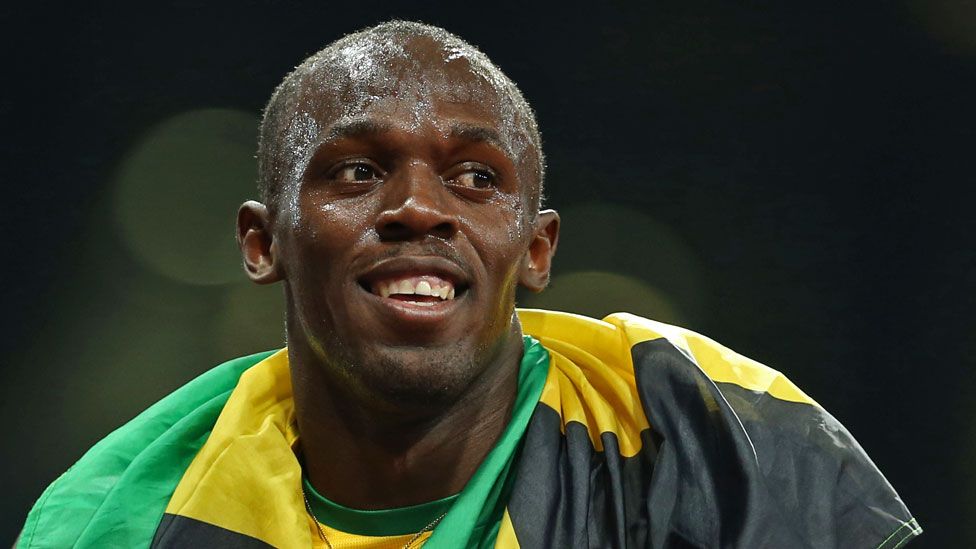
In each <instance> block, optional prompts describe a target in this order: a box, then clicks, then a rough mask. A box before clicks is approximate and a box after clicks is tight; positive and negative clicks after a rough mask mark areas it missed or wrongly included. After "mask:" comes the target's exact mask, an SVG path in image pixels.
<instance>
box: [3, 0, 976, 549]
mask: <svg viewBox="0 0 976 549" xmlns="http://www.w3.org/2000/svg"><path fill="white" fill-rule="evenodd" d="M76 4H78V5H75V6H62V7H58V8H54V7H52V6H50V5H47V6H41V5H31V7H26V6H22V7H20V8H3V12H2V18H3V28H2V29H0V30H2V35H3V38H2V40H3V45H4V51H5V55H4V62H3V69H2V70H3V73H4V78H3V81H4V82H5V84H4V90H5V91H4V98H3V102H2V105H0V112H2V115H3V121H4V124H3V127H4V130H5V132H4V133H5V135H4V138H3V147H2V150H3V156H2V159H3V177H2V180H3V198H4V199H5V200H4V202H3V208H2V216H0V218H2V219H3V226H2V227H3V237H4V238H3V239H2V241H3V246H4V248H3V249H4V250H5V253H4V258H5V260H6V261H5V264H4V266H3V269H2V271H0V272H2V273H3V275H2V276H3V294H2V296H0V299H2V303H3V305H4V307H5V314H4V315H3V324H4V329H3V330H2V332H0V337H2V345H0V349H2V351H0V353H2V364H3V369H2V371H0V399H2V401H0V412H2V418H3V425H4V427H5V431H6V432H5V435H6V436H5V437H4V442H3V453H2V460H3V461H2V465H3V467H2V473H0V475H2V476H0V480H2V487H3V493H4V497H3V498H0V516H2V517H3V518H2V519H0V540H6V539H10V540H12V539H13V538H14V536H15V535H16V533H17V532H18V530H19V528H20V525H21V524H22V521H23V517H24V516H25V514H26V512H27V511H28V509H29V507H30V505H31V504H32V502H33V501H34V499H35V498H36V497H37V496H38V495H39V494H40V492H41V491H42V490H43V488H44V486H45V485H47V484H48V483H49V482H50V481H52V480H53V479H54V478H55V477H56V476H57V475H58V474H60V473H61V472H62V471H63V470H64V469H65V468H67V467H68V466H69V465H70V464H71V463H73V462H74V461H75V460H76V459H77V458H78V457H80V456H81V454H82V453H83V452H84V451H85V449H87V448H88V447H89V446H90V445H91V444H93V443H94V442H95V441H97V440H98V439H100V438H101V437H103V436H104V435H105V434H107V433H108V432H109V431H110V430H112V429H113V428H115V427H116V426H118V425H119V424H121V423H123V422H124V421H126V420H127V419H128V418H130V417H132V416H133V415H135V414H136V413H138V412H139V411H141V410H142V409H144V408H145V407H146V406H147V405H148V404H150V403H151V402H153V401H155V400H156V399H158V398H160V397H162V396H163V395H165V394H167V393H168V392H170V391H172V390H173V389H174V388H176V387H178V386H179V385H181V384H183V383H185V382H186V381H187V380H188V379H190V378H192V377H193V376H195V375H197V374H199V373H200V372H202V371H203V370H205V369H206V368H208V367H210V366H212V365H213V364H216V363H218V362H220V361H222V360H224V359H227V358H230V357H232V356H235V355H241V354H246V353H249V352H252V351H256V350H260V349H262V348H268V347H272V346H275V345H280V344H281V339H282V323H281V320H280V316H279V315H280V312H281V305H280V303H279V301H280V296H279V295H278V292H280V289H275V288H272V289H267V288H264V289H257V288H251V287H250V286H249V285H248V284H247V283H245V282H244V281H243V276H240V275H238V274H237V265H236V263H235V260H234V254H235V251H234V245H233V242H232V235H233V218H234V213H235V211H236V206H237V205H238V204H239V203H240V201H241V200H242V199H244V198H248V197H252V196H254V194H255V193H254V191H253V190H252V189H253V183H254V173H253V170H254V159H253V154H254V148H255V146H254V143H255V141H254V140H255V136H256V123H257V116H258V114H259V113H260V110H261V108H262V106H263V104H264V102H265V101H266V100H267V98H268V97H269V96H270V93H271V91H272V89H273V88H274V86H275V85H276V84H277V82H279V81H280V79H281V78H282V77H283V76H284V74H285V73H286V72H287V71H288V70H290V69H291V68H292V67H293V66H294V65H296V64H298V63H299V62H300V61H301V60H302V59H303V58H304V57H305V56H306V55H308V54H311V53H313V52H314V51H315V50H317V49H318V48H320V47H321V46H323V45H325V44H326V43H328V42H330V41H332V40H333V39H335V38H338V37H339V36H340V35H341V34H343V33H345V32H349V31H352V30H355V29H357V28H360V27H362V26H365V25H368V24H372V23H376V22H379V21H382V20H385V19H388V18H391V17H400V18H407V19H417V20H422V21H425V22H429V23H434V24H438V25H442V26H444V27H446V28H447V29H449V30H451V31H453V32H456V33H458V34H459V35H461V36H462V37H464V38H466V39H467V40H469V41H471V42H472V43H474V44H476V45H478V46H479V47H481V48H482V49H483V50H484V51H485V52H486V53H487V54H488V55H489V56H490V57H491V58H492V59H493V60H495V61H496V62H497V63H498V64H499V65H500V66H501V67H502V68H503V69H504V70H505V71H506V72H507V73H508V74H509V76H511V77H512V78H513V80H515V81H516V82H518V83H519V85H520V86H521V88H522V90H523V92H524V93H525V95H526V96H527V98H528V99H529V101H530V102H531V103H532V104H533V106H534V107H535V109H536V110H537V113H538V116H539V120H540V125H541V128H542V131H543V139H544V143H545V146H544V147H545V151H546V153H547V155H548V160H549V176H548V179H547V191H546V194H547V196H548V203H549V204H550V205H551V206H553V207H556V208H558V209H560V210H561V211H562V212H563V213H564V216H563V217H564V233H563V240H562V244H561V247H560V253H559V255H558V257H557V267H556V272H555V274H556V276H555V278H554V281H553V287H552V289H551V290H550V292H549V295H548V296H546V294H543V296H542V297H539V298H531V297H528V296H523V304H528V305H538V306H548V307H554V308H565V309H569V310H574V311H578V312H586V313H589V314H604V313H608V312H612V310H616V309H625V310H630V311H634V312H639V313H642V314H645V315H649V316H655V317H658V318H660V319H662V320H666V321H673V322H678V323H681V324H684V325H686V326H688V327H690V328H692V329H695V330H696V331H700V332H703V333H705V334H707V335H709V336H711V337H713V338H714V339H717V340H718V341H720V342H723V343H724V344H726V345H728V346H730V347H732V348H734V349H736V350H738V351H739V352H741V353H743V354H746V355H748V356H751V357H753V358H755V359H757V360H760V361H761V362H764V363H766V364H769V365H771V366H773V367H775V368H778V369H780V370H783V371H784V372H786V373H787V374H788V375H789V376H790V377H791V378H792V379H793V380H794V381H795V382H796V383H797V384H798V385H800V386H801V387H803V388H804V389H805V390H806V392H807V393H809V394H810V395H811V396H813V397H814V398H815V399H817V400H818V401H819V402H820V403H821V404H822V405H823V406H824V407H825V408H827V409H828V410H830V411H832V412H833V413H834V415H836V416H837V417H838V418H839V419H840V420H841V421H842V422H844V424H845V425H847V427H848V428H849V429H850V430H851V431H852V432H853V433H854V435H855V436H856V437H857V438H858V440H859V441H860V442H861V444H862V445H863V446H864V448H865V449H866V450H867V451H868V452H869V453H870V455H871V456H872V457H873V459H874V460H875V462H876V463H877V465H878V466H879V467H880V468H881V470H882V471H884V472H885V474H886V475H887V477H888V479H889V480H890V481H891V482H892V484H893V485H894V486H895V487H896V488H897V489H898V491H899V493H900V494H901V496H902V498H903V499H904V500H905V501H906V503H907V504H908V506H909V507H910V509H912V510H913V512H914V513H915V514H916V516H917V517H918V519H919V521H920V522H921V524H922V526H923V527H924V528H925V529H926V534H925V535H924V536H923V537H922V538H921V539H920V540H919V541H918V542H915V543H917V545H918V546H919V547H951V546H962V545H974V544H976V534H974V533H973V530H974V529H973V527H972V517H973V516H974V514H976V497H974V495H973V494H974V493H976V480H974V475H973V474H972V473H971V471H972V464H973V463H974V462H976V427H974V425H976V424H974V422H973V420H972V419H971V417H972V416H973V414H974V413H976V402H973V401H972V399H971V398H970V396H969V395H970V391H971V388H972V386H973V383H974V381H976V375H974V373H973V371H972V370H973V366H974V359H973V353H974V351H976V345H974V343H973V339H972V333H973V330H974V328H976V315H974V313H973V305H974V289H976V284H974V282H976V280H974V279H976V265H974V263H976V261H974V252H973V249H972V245H973V230H974V228H976V227H974V225H976V224H974V221H973V211H974V208H973V199H974V198H976V192H974V191H973V183H974V182H976V178H974V176H973V173H974V160H973V158H974V156H973V148H974V143H976V131H974V123H976V112H974V111H976V109H974V106H973V100H974V97H976V6H974V5H973V3H971V2H969V3H962V2H959V3H953V2H949V1H946V0H937V1H921V0H919V1H917V2H888V3H878V4H881V5H880V6H879V5H875V3H869V2H861V3H842V5H838V6H835V7H831V6H826V5H823V4H822V3H814V2H810V3H804V4H801V3H795V2H792V3H791V2H771V1H770V2H736V3H720V2H687V1H677V0H675V1H668V2H657V1H651V2H640V3H637V2H634V3H632V4H624V3H619V2H611V3H607V4H604V5H601V6H599V7H595V6H588V7H582V6H578V7H577V6H571V5H563V6H562V7H560V8H554V7H547V8H542V7H535V6H533V5H531V4H530V3H529V2H520V3H517V4H513V5H500V4H499V5H492V4H479V5H475V4H469V3H456V2H454V3H424V4H423V6H424V7H418V8H412V9H405V8H394V7H391V5H394V4H392V3H376V2H355V3H353V5H351V6H339V5H334V4H332V3H325V2H314V3H312V2H309V3H303V4H296V3H285V2H272V1H266V2H227V1H224V2H211V3H206V4H204V3H190V2H180V3H172V4H169V5H166V6H158V5H155V6H154V7H151V8H145V7H141V6H139V7H136V6H129V7H120V5H118V4H116V5H112V6H110V5H109V4H107V3H106V4H101V3H85V4H84V5H82V3H76ZM733 4H735V5H733ZM0 542H2V541H0ZM913 546H914V544H913Z"/></svg>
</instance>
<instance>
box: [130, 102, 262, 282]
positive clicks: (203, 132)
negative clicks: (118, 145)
mask: <svg viewBox="0 0 976 549" xmlns="http://www.w3.org/2000/svg"><path fill="white" fill-rule="evenodd" d="M257 128H258V120H257V117H256V116H255V115H253V114H251V113H246V112H241V111H236V110H230V109H202V110H195V111H190V112H185V113H182V114H179V115H177V116H174V117H172V118H170V119H168V120H165V121H163V122H162V123H160V124H158V125H156V126H155V127H153V128H152V129H150V130H149V131H148V132H147V133H146V134H145V135H144V136H143V137H142V139H140V140H139V142H138V143H137V144H136V145H135V146H134V147H133V149H132V150H131V151H129V153H128V154H127V155H126V157H125V159H124V160H123V161H122V163H121V166H120V168H119V171H118V175H117V177H116V181H115V184H116V187H115V196H114V210H115V217H116V221H117V224H118V228H119V232H120V238H121V239H122V241H123V242H124V243H125V245H126V247H127V248H128V250H129V251H130V252H131V253H132V254H133V255H134V256H135V257H136V258H137V259H138V260H139V261H141V262H143V263H144V264H145V265H146V266H147V267H149V268H150V269H153V270H155V271H157V272H159V273H161V274H163V275H165V276H168V277H170V278H173V279H175V280H179V281H181V282H184V283H189V284H204V285H208V284H223V283H227V282H231V281H235V280H239V279H240V266H239V265H240V255H239V253H238V250H237V248H236V246H235V244H234V238H233V235H234V219H235V215H236V212H237V208H238V206H239V205H240V204H241V202H242V201H244V200H245V199H247V198H248V197H252V196H254V194H255V191H254V188H255V180H256V161H255V159H254V151H255V143H256V142H257Z"/></svg>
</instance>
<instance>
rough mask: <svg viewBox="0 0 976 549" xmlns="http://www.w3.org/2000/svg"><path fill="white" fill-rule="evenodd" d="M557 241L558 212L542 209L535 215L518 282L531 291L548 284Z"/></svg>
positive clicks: (542, 288)
mask: <svg viewBox="0 0 976 549" xmlns="http://www.w3.org/2000/svg"><path fill="white" fill-rule="evenodd" d="M558 242H559V214H558V213H556V210H543V211H541V212H539V215H538V216H537V217H536V222H535V230H534V232H533V235H532V242H530V243H529V249H528V251H526V252H525V259H524V260H523V261H522V267H521V269H520V271H519V284H521V285H522V286H524V287H525V288H527V289H529V290H531V291H533V292H536V293H538V292H541V291H542V290H544V289H546V286H548V285H549V271H550V269H551V268H552V256H553V255H555V254H556V244H557V243H558Z"/></svg>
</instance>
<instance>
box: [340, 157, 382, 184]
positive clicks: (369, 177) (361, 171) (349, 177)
mask: <svg viewBox="0 0 976 549" xmlns="http://www.w3.org/2000/svg"><path fill="white" fill-rule="evenodd" d="M332 179H334V180H335V181H338V182H340V183H354V182H356V181H375V180H377V179H380V174H379V171H378V170H377V169H376V168H374V167H372V166H370V165H369V164H365V163H362V162H357V163H355V164H346V165H345V166H342V167H340V168H339V169H338V170H336V171H335V172H334V173H333V174H332Z"/></svg>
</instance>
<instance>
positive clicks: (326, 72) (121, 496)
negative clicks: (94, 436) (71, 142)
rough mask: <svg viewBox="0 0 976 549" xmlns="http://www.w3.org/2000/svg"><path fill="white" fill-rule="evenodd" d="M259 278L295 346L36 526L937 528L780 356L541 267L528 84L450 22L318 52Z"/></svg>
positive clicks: (184, 542)
mask: <svg viewBox="0 0 976 549" xmlns="http://www.w3.org/2000/svg"><path fill="white" fill-rule="evenodd" d="M259 169H260V186H261V202H257V201H249V202H247V203H245V204H244V205H243V206H242V207H241V209H240V212H239V215H238V242H239V244H240V248H241V251H242V255H243V259H244V267H245V271H246V272H247V275H248V276H249V277H250V278H251V280H253V281H254V282H257V283H259V284H269V283H277V282H281V283H283V286H284V290H285V299H286V304H287V321H286V326H287V337H288V346H287V348H285V349H282V350H280V351H276V352H269V353H261V354H258V355H254V356H250V357H244V358H240V359H236V360H233V361H230V362H228V363H225V364H223V365H221V366H218V367H217V368H214V369H213V370H211V371H210V372H208V373H206V374H204V375H203V376H201V377H200V378H198V379H197V380H194V381H193V382H191V383H190V384H188V385H187V386H186V387H184V388H182V389H180V390H179V391H177V392H176V393H174V394H173V395H171V396H169V397H167V398H166V399H164V400H162V401H161V402H159V403H157V404H156V405H154V406H153V407H151V408H150V409H149V410H147V411H146V412H144V413H143V414H142V415H140V416H139V417H137V418H136V419H134V420H133V421H132V422H130V423H129V424H127V425H125V426H123V427H122V428H120V429H119V430H117V431H116V432H114V433H112V434H111V435H109V436H108V437H107V438H106V439H104V440H103V441H102V442H100V443H99V444H98V445H96V446H95V447H94V448H93V449H92V450H91V451H89V452H88V453H87V454H86V455H85V456H84V457H83V458H82V459H81V460H80V461H79V462H78V463H77V464H76V465H75V466H74V467H73V468H72V469H71V470H69V471H68V472H67V473H66V474H65V475H63V476H62V477H61V478H59V479H58V480H57V481H55V482H54V483H53V484H52V485H51V486H50V487H49V488H48V489H47V490H46V491H45V493H44V494H43V495H42V496H41V498H40V499H39V501H38V503H37V504H36V505H35V507H34V509H33V510H32V511H31V513H30V515H29V516H28V520H27V524H26V526H25V529H24V532H23V534H22V536H21V539H20V541H19V544H20V546H21V547H67V546H78V547H145V546H152V547H268V546H273V547H289V548H290V547H309V546H315V547H330V548H336V549H338V548H340V547H356V548H387V547H397V548H400V547H419V546H421V545H423V546H425V547H428V548H434V547H446V548H461V547H500V548H514V547H560V548H561V547H578V546H579V547H662V548H663V547H675V548H677V547H682V548H683V547H749V548H752V547H885V548H894V547H898V546H900V545H902V544H903V543H905V542H906V541H907V540H909V539H910V538H912V537H914V536H916V535H918V534H919V533H920V532H921V529H920V528H919V527H918V524H917V522H916V521H915V520H914V519H913V518H912V517H911V515H910V514H909V512H908V510H907V509H906V508H905V506H904V505H903V504H902V503H901V501H900V500H899V498H898V496H897V495H896V494H895V492H894V490H893V489H892V488H891V486H890V485H889V484H888V483H887V481H886V480H885V479H884V477H883V476H882V475H881V473H879V472H878V470H877V469H876V468H875V467H874V465H873V464H872V463H871V461H870V460H869V459H868V458H867V456H866V455H865V454H864V452H863V451H862V450H861V448H860V447H859V446H858V445H857V443H856V442H855V441H854V440H853V439H852V438H851V436H850V434H849V433H848V432H847V431H846V430H845V429H844V428H843V427H842V426H841V425H840V424H838V423H837V422H836V421H835V420H834V419H833V418H832V417H831V416H830V415H829V414H827V413H826V412H824V411H823V409H821V408H820V407H819V406H818V405H817V404H816V403H815V402H814V401H813V400H812V399H810V397H808V396H807V395H806V394H804V393H803V392H802V391H800V390H799V389H797V388H796V387H795V386H794V385H793V384H792V383H790V382H789V381H788V380H786V379H785V378H784V377H783V376H782V375H780V374H779V373H778V372H776V371H775V370H772V369H769V368H767V367H765V366H763V365H761V364H758V363H755V362H753V361H750V360H748V359H746V358H744V357H742V356H740V355H737V354H735V353H734V352H732V351H730V350H729V349H726V348H724V347H722V346H721V345H719V344H717V343H715V342H713V341H711V340H709V339H707V338H704V337H702V336H699V335H697V334H694V333H692V332H689V331H687V330H683V329H680V328H676V327H672V326H667V325H664V324H660V323H657V322H654V321H650V320H646V319H641V318H638V317H635V316H631V315H627V314H615V315H611V316H609V317H607V318H605V319H603V320H593V319H588V318H584V317H580V316H574V315H570V314H565V313H555V312H547V311H516V309H515V290H516V287H517V286H519V285H521V286H523V287H526V288H528V289H529V290H532V291H537V292H538V291H542V290H543V289H544V288H545V286H546V284H547V283H548V279H549V271H550V265H551V261H552V258H553V254H554V252H555V250H556V243H557V238H558V232H559V217H558V215H557V214H556V213H555V212H554V211H552V210H541V209H540V202H541V195H542V182H543V176H544V161H543V156H542V149H541V143H540V138H539V132H538V129H537V127H536V122H535V117H534V114H533V112H532V110H531V109H530V108H529V106H528V104H527V103H526V101H525V100H524V98H523V97H522V95H521V93H520V92H519V90H518V88H517V87H516V86H515V85H514V84H513V83H512V82H511V81H510V80H509V79H508V78H507V77H506V76H505V75H504V74H502V73H501V71H500V70H499V69H498V68H497V67H496V66H495V65H494V64H492V63H491V62H490V61H489V60H488V59H487V57H485V56H484V54H482V53H481V52H480V51H478V50H477V49H475V48H473V47H472V46H470V45H469V44H467V43H465V42H464V41H462V40H460V39H459V38H458V37H456V36H454V35H451V34H450V33H448V32H446V31H444V30H442V29H439V28H436V27H430V26H427V25H421V24H416V23H404V22H391V23H385V24H382V25H378V26H376V27H372V28H369V29H366V30H364V31H361V32H358V33H355V34H352V35H349V36H347V37H345V38H343V39H341V40H339V41H337V42H335V43H333V44H331V45H329V46H328V47H326V48H325V49H324V50H322V51H320V52H319V53H317V54H315V55H314V56H312V57H310V58H309V59H307V60H306V61H305V62H304V63H302V65H300V66H299V67H298V68H297V69H296V70H295V71H294V72H292V73H291V74H290V75H288V77H286V78H285V80H284V82H283V83H282V84H281V85H280V86H279V88H278V89H277V90H276V91H275V93H274V95H273V97H272V98H271V101H270V102H269V104H268V107H267V109H266V111H265V117H264V120H263V122H262V128H261V144H260V151H259Z"/></svg>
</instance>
